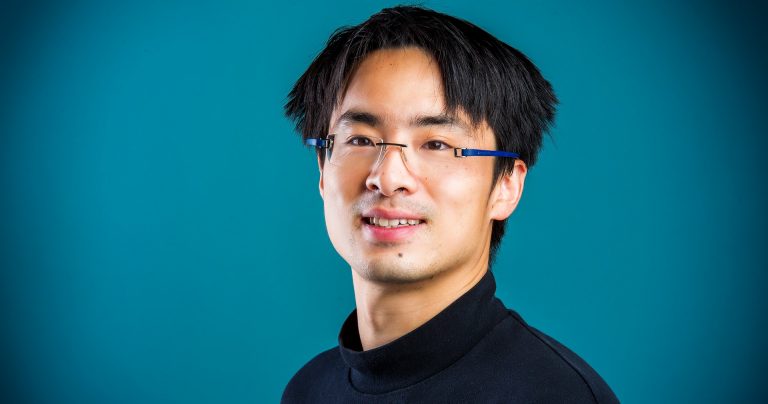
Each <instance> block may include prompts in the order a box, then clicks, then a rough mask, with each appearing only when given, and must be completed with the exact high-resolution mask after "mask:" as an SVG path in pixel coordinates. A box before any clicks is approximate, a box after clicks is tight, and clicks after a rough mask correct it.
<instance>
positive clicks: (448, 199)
mask: <svg viewBox="0 0 768 404" xmlns="http://www.w3.org/2000/svg"><path fill="white" fill-rule="evenodd" d="M484 163H485V162H484ZM492 174H493V166H492V165H490V166H489V165H488V164H478V165H472V166H470V165H467V167H465V168H463V169H462V170H460V171H458V172H456V173H455V174H453V175H450V176H445V177H441V178H439V179H438V180H435V181H430V179H429V178H427V179H426V181H427V183H428V186H427V188H428V189H429V190H430V191H429V192H430V194H431V195H430V196H431V197H432V199H433V201H434V202H435V205H436V208H437V212H438V213H439V215H440V217H441V219H442V220H441V223H443V225H446V226H448V227H450V228H453V229H454V230H452V231H451V232H450V234H454V235H456V236H459V235H460V234H459V233H466V232H469V231H473V229H474V230H480V229H482V228H483V227H484V226H485V224H486V222H488V221H489V219H488V214H489V213H488V197H489V195H490V188H491V179H492ZM459 226H461V227H459ZM458 228H460V229H461V231H456V229H458Z"/></svg>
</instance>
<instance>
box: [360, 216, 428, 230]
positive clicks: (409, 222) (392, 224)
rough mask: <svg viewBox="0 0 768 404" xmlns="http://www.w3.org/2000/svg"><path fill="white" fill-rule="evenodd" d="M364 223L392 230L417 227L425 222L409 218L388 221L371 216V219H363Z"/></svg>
mask: <svg viewBox="0 0 768 404" xmlns="http://www.w3.org/2000/svg"><path fill="white" fill-rule="evenodd" d="M363 222H365V223H367V224H369V225H371V226H375V227H380V228H384V229H392V228H398V227H409V226H417V225H419V224H422V223H424V220H421V219H408V218H394V219H387V218H383V217H376V216H370V217H363Z"/></svg>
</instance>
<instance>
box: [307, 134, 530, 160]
mask: <svg viewBox="0 0 768 404" xmlns="http://www.w3.org/2000/svg"><path fill="white" fill-rule="evenodd" d="M304 143H305V144H306V145H307V146H313V147H317V148H320V149H325V148H328V147H330V143H331V142H330V141H329V140H328V139H320V138H312V139H307V140H305V141H304ZM453 155H454V156H455V157H472V156H492V157H511V158H520V155H519V154H517V153H510V152H505V151H500V150H480V149H460V148H455V149H453Z"/></svg>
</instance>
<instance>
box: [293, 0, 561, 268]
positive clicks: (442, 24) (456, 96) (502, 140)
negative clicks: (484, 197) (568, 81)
mask: <svg viewBox="0 0 768 404" xmlns="http://www.w3.org/2000/svg"><path fill="white" fill-rule="evenodd" d="M405 47H417V48H420V49H422V50H424V51H426V52H427V53H428V54H429V55H431V56H432V57H433V58H434V60H435V61H436V63H437V65H438V67H439V69H440V72H441V75H442V84H443V91H444V93H445V100H444V101H445V105H446V109H447V112H455V111H456V109H457V107H460V108H461V109H463V110H464V111H465V112H466V113H467V115H468V116H469V118H470V120H471V124H473V125H478V124H480V123H482V122H487V124H488V126H489V127H490V128H491V129H492V130H493V133H494V135H495V137H496V148H497V149H499V150H506V151H512V152H515V153H518V154H519V155H520V159H521V160H523V162H525V164H526V165H527V166H528V167H532V166H533V165H534V164H535V163H536V158H537V155H538V152H539V149H540V148H541V143H542V136H543V133H545V132H547V130H548V129H549V127H550V125H551V124H552V122H553V120H554V116H555V106H556V105H557V97H556V96H555V94H554V92H553V90H552V86H551V85H550V84H549V82H548V81H547V80H545V79H544V77H542V75H541V73H540V72H539V70H538V69H537V68H536V66H535V65H534V64H533V63H532V62H531V61H530V60H528V58H527V57H526V56H525V55H523V54H522V53H521V52H520V51H518V50H517V49H515V48H513V47H511V46H509V45H507V44H506V43H504V42H502V41H500V40H498V39H497V38H495V37H494V36H492V35H491V34H489V33H488V32H486V31H484V30H482V29H481V28H479V27H477V26H476V25H474V24H472V23H470V22H468V21H465V20H462V19H459V18H456V17H452V16H449V15H446V14H442V13H439V12H436V11H433V10H429V9H426V8H423V7H413V6H399V7H393V8H386V9H383V10H381V11H380V12H378V13H376V14H374V15H372V16H371V17H370V18H369V19H368V20H367V21H365V22H363V23H362V24H359V25H356V26H352V27H342V28H340V29H338V30H336V31H335V32H334V33H333V34H332V35H331V37H330V38H329V39H328V43H327V44H326V46H325V49H323V50H322V51H321V52H320V54H318V55H317V57H316V58H315V60H314V61H313V62H312V64H310V65H309V68H307V70H306V71H305V72H304V74H303V75H302V76H301V77H300V78H299V80H298V81H296V84H295V85H294V86H293V89H291V92H290V93H289V95H288V102H287V103H286V104H285V114H286V116H287V117H289V118H290V119H292V120H293V121H294V122H295V124H296V130H297V131H298V132H299V133H301V136H302V138H303V139H307V138H311V137H318V136H325V135H327V134H328V130H329V125H330V119H331V114H332V113H333V110H334V108H335V107H337V106H338V105H339V103H340V102H341V100H342V98H343V96H344V94H343V92H344V91H345V89H346V85H347V84H348V81H349V80H350V76H351V74H352V72H353V71H354V69H355V67H357V66H358V65H359V64H360V62H361V61H362V60H363V59H364V58H365V57H366V56H367V55H368V54H370V53H372V52H374V51H376V50H379V49H392V48H405ZM321 163H322V162H321ZM513 168H514V160H513V159H504V158H501V159H496V162H495V168H494V178H493V182H494V183H495V182H496V181H497V180H498V178H499V177H500V176H501V175H502V174H504V173H508V172H511V171H512V170H513ZM505 224H506V221H498V220H496V221H494V223H493V229H492V231H491V245H490V263H492V262H493V260H494V257H495V256H496V251H497V250H498V247H499V244H500V243H501V238H502V236H503V235H504V228H505Z"/></svg>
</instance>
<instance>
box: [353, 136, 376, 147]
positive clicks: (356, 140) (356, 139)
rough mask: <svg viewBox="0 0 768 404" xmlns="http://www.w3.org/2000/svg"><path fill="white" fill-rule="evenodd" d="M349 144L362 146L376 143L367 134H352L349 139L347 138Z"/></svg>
mask: <svg viewBox="0 0 768 404" xmlns="http://www.w3.org/2000/svg"><path fill="white" fill-rule="evenodd" d="M347 144H348V145H351V146H360V147H366V146H375V145H376V143H375V142H374V141H373V139H371V138H367V137H365V136H352V137H350V138H349V139H347Z"/></svg>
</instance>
